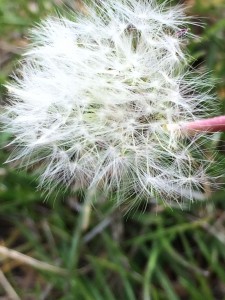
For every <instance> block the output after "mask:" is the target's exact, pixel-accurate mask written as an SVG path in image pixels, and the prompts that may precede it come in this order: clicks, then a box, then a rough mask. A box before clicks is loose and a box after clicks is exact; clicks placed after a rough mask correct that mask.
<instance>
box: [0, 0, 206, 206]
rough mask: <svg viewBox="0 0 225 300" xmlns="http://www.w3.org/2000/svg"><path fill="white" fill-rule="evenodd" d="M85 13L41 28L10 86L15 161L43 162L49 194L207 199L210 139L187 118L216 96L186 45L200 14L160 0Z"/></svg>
mask: <svg viewBox="0 0 225 300" xmlns="http://www.w3.org/2000/svg"><path fill="white" fill-rule="evenodd" d="M85 11H86V14H79V13H76V15H75V16H73V17H72V18H70V19H66V18H64V17H58V18H56V17H55V18H54V17H52V18H49V19H47V20H45V21H43V22H42V23H41V24H40V25H38V26H37V27H36V28H35V29H33V30H32V32H31V41H32V45H31V46H30V48H29V50H28V51H27V53H26V54H25V59H24V61H23V62H22V64H21V67H20V70H19V71H18V72H17V73H16V74H17V75H15V76H14V81H13V82H12V83H11V84H9V85H8V90H9V95H10V102H11V103H10V105H8V106H7V107H6V113H5V114H4V116H3V123H4V124H5V130H7V131H8V132H10V133H11V134H12V135H13V136H14V139H13V141H12V144H14V145H15V149H14V151H13V153H12V155H11V157H10V159H9V161H11V160H15V161H19V163H20V165H21V166H24V167H29V166H35V167H36V168H37V167H38V168H39V173H40V186H41V187H42V188H43V189H47V190H49V191H52V190H53V189H57V188H60V187H66V188H72V189H75V188H77V189H83V190H95V191H102V192H104V193H108V194H109V193H114V194H115V195H117V200H118V203H121V202H122V201H124V200H126V199H130V198H132V199H134V200H139V199H143V198H144V199H146V200H151V199H156V200H158V199H162V200H164V201H165V202H168V201H177V202H180V201H182V200H184V199H189V200H193V198H198V197H199V198H201V197H202V191H203V189H204V184H205V183H206V182H207V181H208V175H207V166H208V164H209V162H208V160H207V159H206V157H205V155H204V152H203V151H201V149H200V144H201V143H202V140H201V139H202V135H199V134H196V135H191V136H190V137H188V134H187V132H185V130H182V129H181V127H182V126H180V124H183V123H185V122H186V123H187V122H192V121H195V120H197V119H199V118H203V117H204V116H205V114H206V109H205V103H206V102H207V103H209V101H211V100H212V97H211V96H210V95H209V94H208V92H207V91H206V90H209V88H210V86H209V84H208V83H207V80H204V78H203V77H202V76H198V75H196V74H193V71H192V70H191V68H190V67H189V66H188V64H187V58H188V55H187V54H185V52H184V50H183V48H184V46H185V42H186V39H187V38H188V37H189V36H191V33H190V31H189V30H187V28H188V26H189V24H191V20H190V18H189V17H187V16H185V14H184V9H183V7H181V6H175V7H169V8H167V6H166V3H164V4H157V3H156V1H155V0H150V1H147V0H143V1H141V0H120V1H114V0H107V1H97V2H96V3H92V4H91V5H89V6H87V7H86V9H85ZM181 33H182V34H181ZM199 141H201V143H199Z"/></svg>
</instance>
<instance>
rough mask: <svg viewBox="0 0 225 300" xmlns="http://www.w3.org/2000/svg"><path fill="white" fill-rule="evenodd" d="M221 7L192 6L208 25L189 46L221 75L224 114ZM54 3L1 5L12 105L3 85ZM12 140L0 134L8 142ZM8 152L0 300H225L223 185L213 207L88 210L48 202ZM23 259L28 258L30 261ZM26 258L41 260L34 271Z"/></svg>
mask: <svg viewBox="0 0 225 300" xmlns="http://www.w3.org/2000/svg"><path fill="white" fill-rule="evenodd" d="M55 2H56V1H55ZM187 2H188V3H189V2H190V1H187ZM222 2H223V1H219V0H214V1H211V2H210V1H207V3H214V4H213V5H207V3H205V2H204V1H203V0H201V1H197V0H196V1H195V5H194V6H192V7H191V9H190V13H191V14H194V15H197V16H200V17H202V18H204V19H203V20H204V22H205V23H206V26H205V28H204V29H194V30H196V33H197V34H198V35H200V37H201V38H200V39H198V40H194V41H192V42H191V44H190V46H189V50H190V53H191V55H192V56H193V57H194V58H195V59H196V62H195V65H196V66H197V65H204V66H206V67H207V68H208V69H209V70H210V76H212V77H213V78H214V79H220V80H217V82H218V83H217V85H216V88H215V93H217V95H218V99H219V100H218V101H219V102H220V103H221V105H220V106H221V112H222V113H223V112H224V100H225V82H224V78H225V47H224V45H225V43H224V40H225V21H224V16H225V7H224V5H222ZM73 4H74V1H67V5H70V6H72V5H73ZM55 7H56V6H55V3H53V0H52V1H50V0H39V1H28V0H14V1H12V2H10V1H7V0H0V86H1V87H0V100H1V102H2V103H4V101H5V100H6V91H5V88H4V86H3V85H2V84H4V83H5V81H6V79H7V78H8V76H9V74H10V73H11V71H12V70H13V68H14V66H15V64H16V62H17V60H18V58H19V56H20V54H21V52H22V49H23V48H24V47H25V45H26V43H27V41H26V39H25V36H26V35H27V32H28V28H30V27H31V26H32V25H33V24H34V23H35V22H37V21H38V20H39V19H40V18H42V17H44V16H46V15H47V14H48V13H51V12H54V11H55ZM64 8H65V6H64ZM57 9H58V10H60V9H61V7H58V8H57ZM8 139H9V137H8V136H7V135H3V134H2V135H1V144H2V145H4V144H6V142H7V140H8ZM215 144H216V145H217V148H218V149H219V152H220V153H219V154H220V156H219V157H220V158H221V162H220V163H218V165H216V167H215V168H220V169H224V170H225V164H224V162H222V161H223V158H224V153H225V152H224V147H225V142H224V138H223V137H218V139H217V140H215ZM7 156H8V153H7V151H6V149H2V150H1V152H0V162H1V163H2V166H1V168H0V245H1V246H3V247H7V248H8V249H13V250H15V251H17V254H18V256H16V257H14V258H12V257H11V256H10V254H8V255H7V256H6V257H3V256H1V255H0V270H1V271H2V274H3V276H2V275H1V273H0V297H3V296H5V299H9V298H10V296H9V294H10V293H11V294H12V293H14V294H13V295H14V296H12V299H24V300H30V299H54V300H55V299H60V300H70V299H71V300H74V299H75V300H77V299H78V300H118V299H121V300H135V299H143V300H150V299H151V300H152V299H153V300H167V299H168V300H177V299H182V300H186V299H187V300H189V299H191V300H202V299H204V300H214V299H216V300H223V299H225V192H224V190H223V189H222V188H221V190H220V191H217V192H214V191H211V193H212V196H211V199H209V200H208V201H206V202H201V203H193V204H190V206H189V207H188V208H187V209H186V210H180V209H176V208H173V209H171V208H168V207H164V206H163V205H161V204H159V205H150V204H148V205H147V206H146V207H145V205H144V204H143V207H139V208H138V209H137V210H136V211H135V212H131V213H130V214H129V215H124V211H125V210H126V207H121V208H115V207H114V206H113V201H110V200H108V201H95V200H96V199H93V205H90V204H89V202H86V203H84V204H82V202H81V201H80V200H81V199H82V195H76V196H69V195H63V196H62V195H59V194H56V195H52V196H51V197H50V198H49V199H48V200H46V199H45V197H44V196H43V195H42V194H41V192H40V191H38V190H37V189H36V186H37V184H38V183H37V179H36V177H35V176H34V175H33V174H27V173H25V172H21V171H15V170H14V168H13V165H4V164H3V162H4V161H5V159H6V158H7ZM28 173H29V172H28ZM221 183H223V182H221ZM221 186H222V185H221ZM99 198H101V197H100V196H99ZM91 200H92V199H91ZM97 200H100V199H97ZM144 207H145V209H144ZM2 249H4V250H5V248H1V247H0V253H2ZM21 253H23V254H25V255H27V256H26V257H25V258H24V257H23V259H22V260H23V261H21V258H20V256H19V255H20V254H21ZM10 257H11V258H10ZM29 257H30V258H35V259H37V260H38V261H39V262H37V261H36V265H32V264H31V263H30V262H29V261H28V259H29ZM43 262H45V263H48V264H50V265H52V266H57V267H59V268H61V269H59V270H55V269H52V268H51V267H50V266H47V270H46V269H44V268H43V266H42V263H43ZM30 264H31V265H30ZM6 282H7V283H8V284H10V285H11V289H10V288H9V286H8V285H7V284H6ZM7 293H8V294H7ZM15 293H16V294H17V295H18V297H19V298H17V296H16V295H15Z"/></svg>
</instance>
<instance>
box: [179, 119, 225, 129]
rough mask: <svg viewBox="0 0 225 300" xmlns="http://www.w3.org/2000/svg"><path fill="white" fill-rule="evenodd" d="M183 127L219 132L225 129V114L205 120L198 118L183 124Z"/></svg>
mask: <svg viewBox="0 0 225 300" xmlns="http://www.w3.org/2000/svg"><path fill="white" fill-rule="evenodd" d="M182 128H184V129H185V130H188V131H189V130H190V131H201V132H205V131H208V132H217V131H225V116H219V117H214V118H210V119H205V120H197V121H193V122H189V123H185V124H182Z"/></svg>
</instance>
